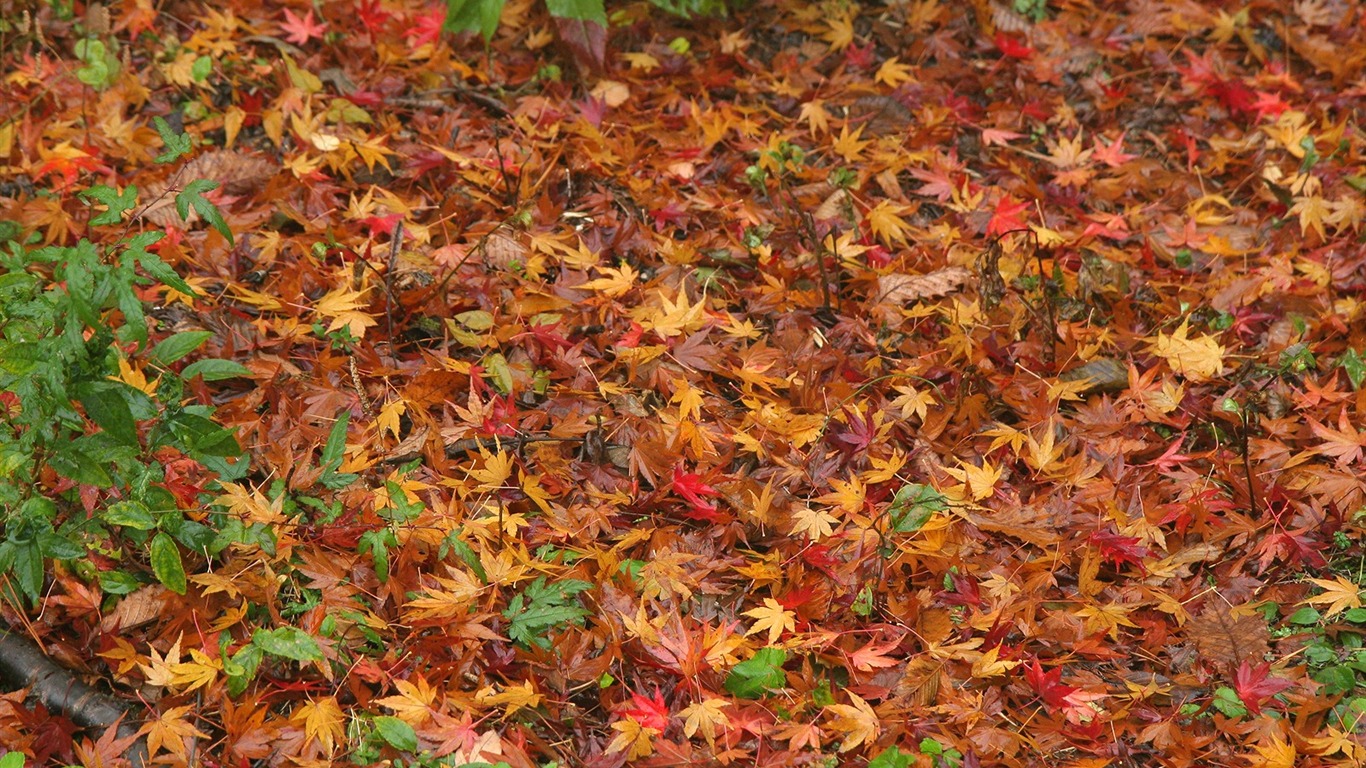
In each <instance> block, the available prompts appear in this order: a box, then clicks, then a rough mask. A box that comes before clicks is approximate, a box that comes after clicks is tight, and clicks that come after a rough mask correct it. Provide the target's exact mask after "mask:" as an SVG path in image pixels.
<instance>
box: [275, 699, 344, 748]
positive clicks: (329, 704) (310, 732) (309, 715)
mask: <svg viewBox="0 0 1366 768" xmlns="http://www.w3.org/2000/svg"><path fill="white" fill-rule="evenodd" d="M289 719H290V720H292V721H294V722H296V723H303V724H304V738H305V739H306V740H308V741H311V742H317V744H318V746H320V747H322V750H323V754H325V755H327V756H328V757H331V756H332V755H333V753H335V752H336V751H337V744H338V743H339V742H341V741H342V740H343V739H345V738H346V729H345V724H344V722H343V720H344V718H343V717H342V709H341V706H340V705H339V704H337V699H336V698H335V697H332V696H328V697H327V698H325V699H319V700H318V701H306V702H304V703H302V704H300V705H299V706H297V707H295V708H294V712H293V714H291V715H290V716H289Z"/></svg>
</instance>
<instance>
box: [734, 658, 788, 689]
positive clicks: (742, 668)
mask: <svg viewBox="0 0 1366 768" xmlns="http://www.w3.org/2000/svg"><path fill="white" fill-rule="evenodd" d="M786 662H787V651H785V650H783V649H782V648H760V649H759V650H757V651H755V652H754V655H753V656H751V657H750V658H748V659H745V660H744V661H742V662H740V663H739V664H736V665H735V666H734V667H731V670H730V674H729V675H727V676H726V682H725V687H726V690H727V691H730V692H731V693H733V694H735V695H736V696H739V697H740V698H742V699H757V698H759V697H760V696H763V695H764V694H765V693H767V692H768V691H771V690H775V689H778V688H782V687H783V686H784V685H786V684H787V675H786V674H784V672H783V664H784V663H786Z"/></svg>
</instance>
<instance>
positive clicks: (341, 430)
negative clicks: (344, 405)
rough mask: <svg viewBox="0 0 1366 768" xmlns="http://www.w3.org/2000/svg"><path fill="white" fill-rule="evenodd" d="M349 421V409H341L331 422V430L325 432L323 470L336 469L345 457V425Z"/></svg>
mask: <svg viewBox="0 0 1366 768" xmlns="http://www.w3.org/2000/svg"><path fill="white" fill-rule="evenodd" d="M350 423H351V411H349V410H342V411H340V412H338V413H337V420H336V421H334V422H332V430H331V431H330V432H328V433H327V443H326V444H324V445H323V463H322V468H323V471H324V472H331V471H334V470H336V469H337V468H338V467H340V466H341V463H342V459H343V458H345V457H346V426H347V425H348V424H350Z"/></svg>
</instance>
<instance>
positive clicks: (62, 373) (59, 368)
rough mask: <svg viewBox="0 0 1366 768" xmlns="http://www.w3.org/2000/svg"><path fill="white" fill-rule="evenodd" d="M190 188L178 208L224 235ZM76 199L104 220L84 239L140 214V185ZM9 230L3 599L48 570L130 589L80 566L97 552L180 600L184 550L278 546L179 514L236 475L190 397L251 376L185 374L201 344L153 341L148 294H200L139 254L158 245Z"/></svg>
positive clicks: (0, 485)
mask: <svg viewBox="0 0 1366 768" xmlns="http://www.w3.org/2000/svg"><path fill="white" fill-rule="evenodd" d="M196 185H197V186H196ZM205 185H208V186H205ZM212 185H213V183H212V182H195V183H192V185H191V186H194V187H195V189H197V190H200V191H203V190H206V189H209V188H211V187H212ZM189 189H190V187H187V188H186V191H184V192H182V193H181V196H178V197H177V205H178V207H179V206H181V200H182V199H184V200H185V203H184V205H194V206H195V208H196V209H197V210H200V212H201V213H204V211H205V210H210V209H212V215H211V216H209V215H206V216H205V218H206V219H208V220H210V221H215V220H216V221H218V222H221V221H222V217H221V216H219V215H218V212H217V210H216V209H213V208H212V204H210V203H208V202H207V201H205V200H203V199H202V198H201V197H198V192H197V191H196V192H189V191H188V190H189ZM187 194H189V195H190V196H192V197H194V198H196V199H197V201H196V202H190V200H189V199H188V198H184V197H182V196H184V195H187ZM83 196H84V197H86V198H87V199H90V200H94V201H96V202H98V203H103V204H104V205H106V206H107V207H108V210H106V211H104V212H102V213H100V214H98V215H96V216H94V217H93V218H92V219H91V220H90V224H91V225H92V228H99V227H103V226H104V225H110V224H116V223H119V222H121V220H122V215H123V213H124V212H126V211H128V210H130V209H131V208H133V207H134V206H135V205H136V202H137V190H136V188H134V187H129V188H128V189H125V190H123V191H122V192H119V191H117V190H114V189H112V188H110V187H106V186H97V187H94V188H92V189H90V190H88V191H87V192H85V193H84V194H83ZM205 206H207V208H205ZM181 212H182V215H184V214H185V213H186V209H185V208H184V207H181ZM224 228H225V229H226V225H224ZM92 231H93V230H92ZM18 232H19V229H18V228H17V227H15V226H12V225H5V226H0V234H4V235H6V242H4V243H3V244H2V245H0V390H3V392H2V393H0V400H2V401H3V405H4V406H5V408H4V412H3V413H0V473H2V474H0V476H3V477H4V478H6V479H5V480H0V526H3V540H0V571H2V572H4V573H7V574H9V578H8V579H7V581H6V584H7V586H8V587H10V588H11V589H15V588H17V592H18V594H21V595H23V596H26V597H27V598H29V600H31V601H34V602H35V603H36V601H37V599H38V596H39V595H40V594H41V592H42V584H43V579H44V576H45V573H46V570H45V563H46V561H47V560H50V559H51V560H59V561H64V562H68V563H71V564H73V565H75V566H76V568H77V571H78V572H79V573H82V574H84V575H86V576H87V577H91V578H93V577H98V578H99V582H100V584H101V587H102V588H103V589H104V590H105V591H106V592H107V593H109V594H126V593H128V592H131V591H132V590H133V589H136V588H137V586H138V584H139V583H140V579H139V577H137V576H135V575H133V574H131V573H128V572H127V571H126V570H125V569H123V568H110V567H107V566H106V567H105V568H103V570H101V569H100V568H97V567H96V566H95V565H94V563H93V562H92V561H90V560H89V559H88V554H89V553H90V552H92V551H95V552H98V553H99V554H100V555H101V556H102V557H103V558H108V559H112V560H114V561H119V560H128V559H138V560H141V559H142V558H144V557H145V558H146V560H147V562H148V564H149V565H150V568H151V571H152V574H153V576H154V577H155V578H156V579H157V580H158V581H160V582H161V583H162V584H164V585H166V586H167V587H168V588H170V589H171V590H173V591H175V592H179V593H183V592H184V591H185V589H186V576H185V568H184V565H183V562H182V559H181V550H180V548H181V547H182V546H183V547H185V548H187V549H189V550H191V551H196V552H206V553H208V554H210V555H213V554H216V553H217V552H219V551H221V550H222V549H223V548H225V547H226V546H228V545H229V544H231V543H233V542H236V541H254V542H256V543H258V544H261V545H263V546H273V540H272V539H271V538H270V535H269V533H268V532H267V531H265V530H264V529H261V528H259V526H256V527H252V528H248V527H246V526H243V525H242V524H241V523H240V522H238V523H237V526H236V527H235V528H224V527H223V525H224V524H225V523H226V522H227V521H226V519H225V518H226V515H223V514H221V513H214V514H211V515H209V516H208V517H202V516H199V515H197V514H196V516H195V517H191V516H187V515H186V510H187V509H195V508H196V507H198V504H199V499H197V498H196V496H197V495H198V493H200V492H203V491H208V490H211V488H210V487H209V486H210V485H211V484H212V483H213V482H215V481H214V479H213V477H212V475H215V474H216V475H217V476H218V477H220V478H225V479H237V478H239V477H241V476H242V475H243V474H244V473H245V471H246V463H245V462H244V461H238V460H237V459H238V457H239V456H240V455H241V452H242V449H241V447H240V446H239V445H238V444H237V440H236V437H235V436H234V434H233V432H232V431H231V430H229V429H225V428H223V427H221V426H220V425H218V424H216V423H214V421H213V419H212V416H213V408H211V407H208V406H204V405H196V404H193V403H190V402H187V397H186V394H185V393H186V386H187V384H188V383H189V382H190V381H191V380H192V379H195V378H201V379H203V380H205V381H214V380H219V379H226V378H231V377H234V376H239V375H242V374H244V373H246V372H247V370H246V369H245V368H243V367H242V366H241V365H238V364H237V363H234V362H232V361H229V360H213V359H201V360H198V361H196V362H193V363H191V364H189V365H185V366H183V367H181V364H182V362H183V361H184V359H185V358H186V357H188V356H189V355H191V354H192V353H193V352H195V351H196V350H197V349H198V348H199V347H201V346H202V345H203V344H204V343H205V342H207V341H208V340H209V338H210V336H211V334H210V333H208V332H206V331H186V332H182V333H177V334H174V335H172V336H169V337H167V338H164V339H162V340H160V341H159V342H157V343H156V344H154V345H153V344H151V337H150V329H149V323H148V320H147V317H146V314H145V312H144V310H143V306H142V301H141V299H140V298H139V296H138V292H139V291H140V290H142V288H143V286H146V285H149V284H152V283H159V284H161V285H164V286H166V287H168V288H170V289H172V290H174V291H176V292H177V293H179V294H182V295H184V296H186V297H193V296H194V295H195V291H194V289H193V288H191V287H190V286H189V285H188V284H187V283H186V282H185V281H184V280H182V279H181V278H180V276H179V275H177V274H176V273H175V271H174V270H172V269H171V268H170V266H168V265H167V264H166V263H165V262H164V261H162V260H161V258H160V257H159V256H158V255H157V254H156V253H154V252H153V251H151V250H149V249H150V248H151V247H152V246H153V245H155V244H156V243H157V242H158V241H159V240H161V238H162V237H163V236H164V235H165V233H163V232H156V231H151V232H140V233H137V234H134V235H131V236H127V235H126V234H123V235H120V236H117V237H113V238H111V239H110V241H109V242H108V243H100V244H97V243H96V242H92V241H91V240H88V239H82V240H80V241H79V242H78V243H76V244H75V245H71V246H48V247H42V248H35V247H31V246H33V244H34V243H33V240H32V239H30V240H29V241H26V242H20V241H19V239H18ZM187 478H203V479H202V480H197V481H191V480H188V479H187ZM196 517H197V518H198V519H196ZM106 562H107V561H106Z"/></svg>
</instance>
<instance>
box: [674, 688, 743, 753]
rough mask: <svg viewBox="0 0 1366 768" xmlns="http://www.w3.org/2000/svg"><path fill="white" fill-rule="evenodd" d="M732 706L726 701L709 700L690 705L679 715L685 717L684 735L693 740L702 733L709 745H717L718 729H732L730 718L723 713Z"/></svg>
mask: <svg viewBox="0 0 1366 768" xmlns="http://www.w3.org/2000/svg"><path fill="white" fill-rule="evenodd" d="M730 704H731V703H730V702H729V701H726V700H725V699H707V700H705V701H698V702H694V703H692V704H690V705H688V707H687V708H686V709H684V710H683V711H682V712H679V713H678V714H680V715H682V716H683V735H684V736H687V737H688V738H690V739H691V738H692V737H693V736H695V735H696V734H698V733H701V734H702V738H704V739H706V740H707V743H708V744H715V743H716V729H717V728H729V727H730V718H729V717H727V716H726V713H725V712H722V711H721V710H723V709H725V708H726V707H729V706H730Z"/></svg>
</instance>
